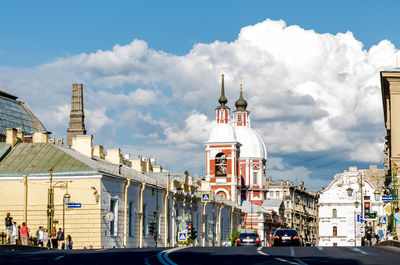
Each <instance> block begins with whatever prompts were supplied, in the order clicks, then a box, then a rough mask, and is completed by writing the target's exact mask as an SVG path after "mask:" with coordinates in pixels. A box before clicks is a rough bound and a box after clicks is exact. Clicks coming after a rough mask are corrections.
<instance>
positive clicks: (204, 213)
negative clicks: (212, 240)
mask: <svg viewBox="0 0 400 265" xmlns="http://www.w3.org/2000/svg"><path fill="white" fill-rule="evenodd" d="M206 205H207V203H206V202H204V203H203V225H202V226H203V229H202V230H203V242H202V245H203V247H205V246H206Z"/></svg>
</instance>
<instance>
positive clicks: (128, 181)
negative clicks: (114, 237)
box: [123, 178, 131, 247]
mask: <svg viewBox="0 0 400 265" xmlns="http://www.w3.org/2000/svg"><path fill="white" fill-rule="evenodd" d="M130 184H131V179H129V178H128V179H126V185H125V194H124V195H125V209H124V242H123V246H124V247H126V224H127V221H128V220H127V211H128V188H129V185H130Z"/></svg>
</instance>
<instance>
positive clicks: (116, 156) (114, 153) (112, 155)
mask: <svg viewBox="0 0 400 265" xmlns="http://www.w3.org/2000/svg"><path fill="white" fill-rule="evenodd" d="M106 160H107V161H108V162H111V163H113V164H121V163H122V155H121V150H120V149H119V148H118V149H109V150H107V155H106Z"/></svg>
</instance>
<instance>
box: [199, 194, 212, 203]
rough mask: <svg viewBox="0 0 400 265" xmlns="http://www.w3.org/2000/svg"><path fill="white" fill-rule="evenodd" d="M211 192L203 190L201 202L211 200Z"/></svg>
mask: <svg viewBox="0 0 400 265" xmlns="http://www.w3.org/2000/svg"><path fill="white" fill-rule="evenodd" d="M210 198H211V196H210V193H209V192H203V193H201V202H210Z"/></svg>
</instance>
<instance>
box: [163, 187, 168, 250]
mask: <svg viewBox="0 0 400 265" xmlns="http://www.w3.org/2000/svg"><path fill="white" fill-rule="evenodd" d="M168 198H169V180H168V181H167V190H166V192H165V196H164V216H165V222H164V246H165V247H167V246H168V237H169V236H168V223H169V216H168ZM168 247H169V246H168Z"/></svg>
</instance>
